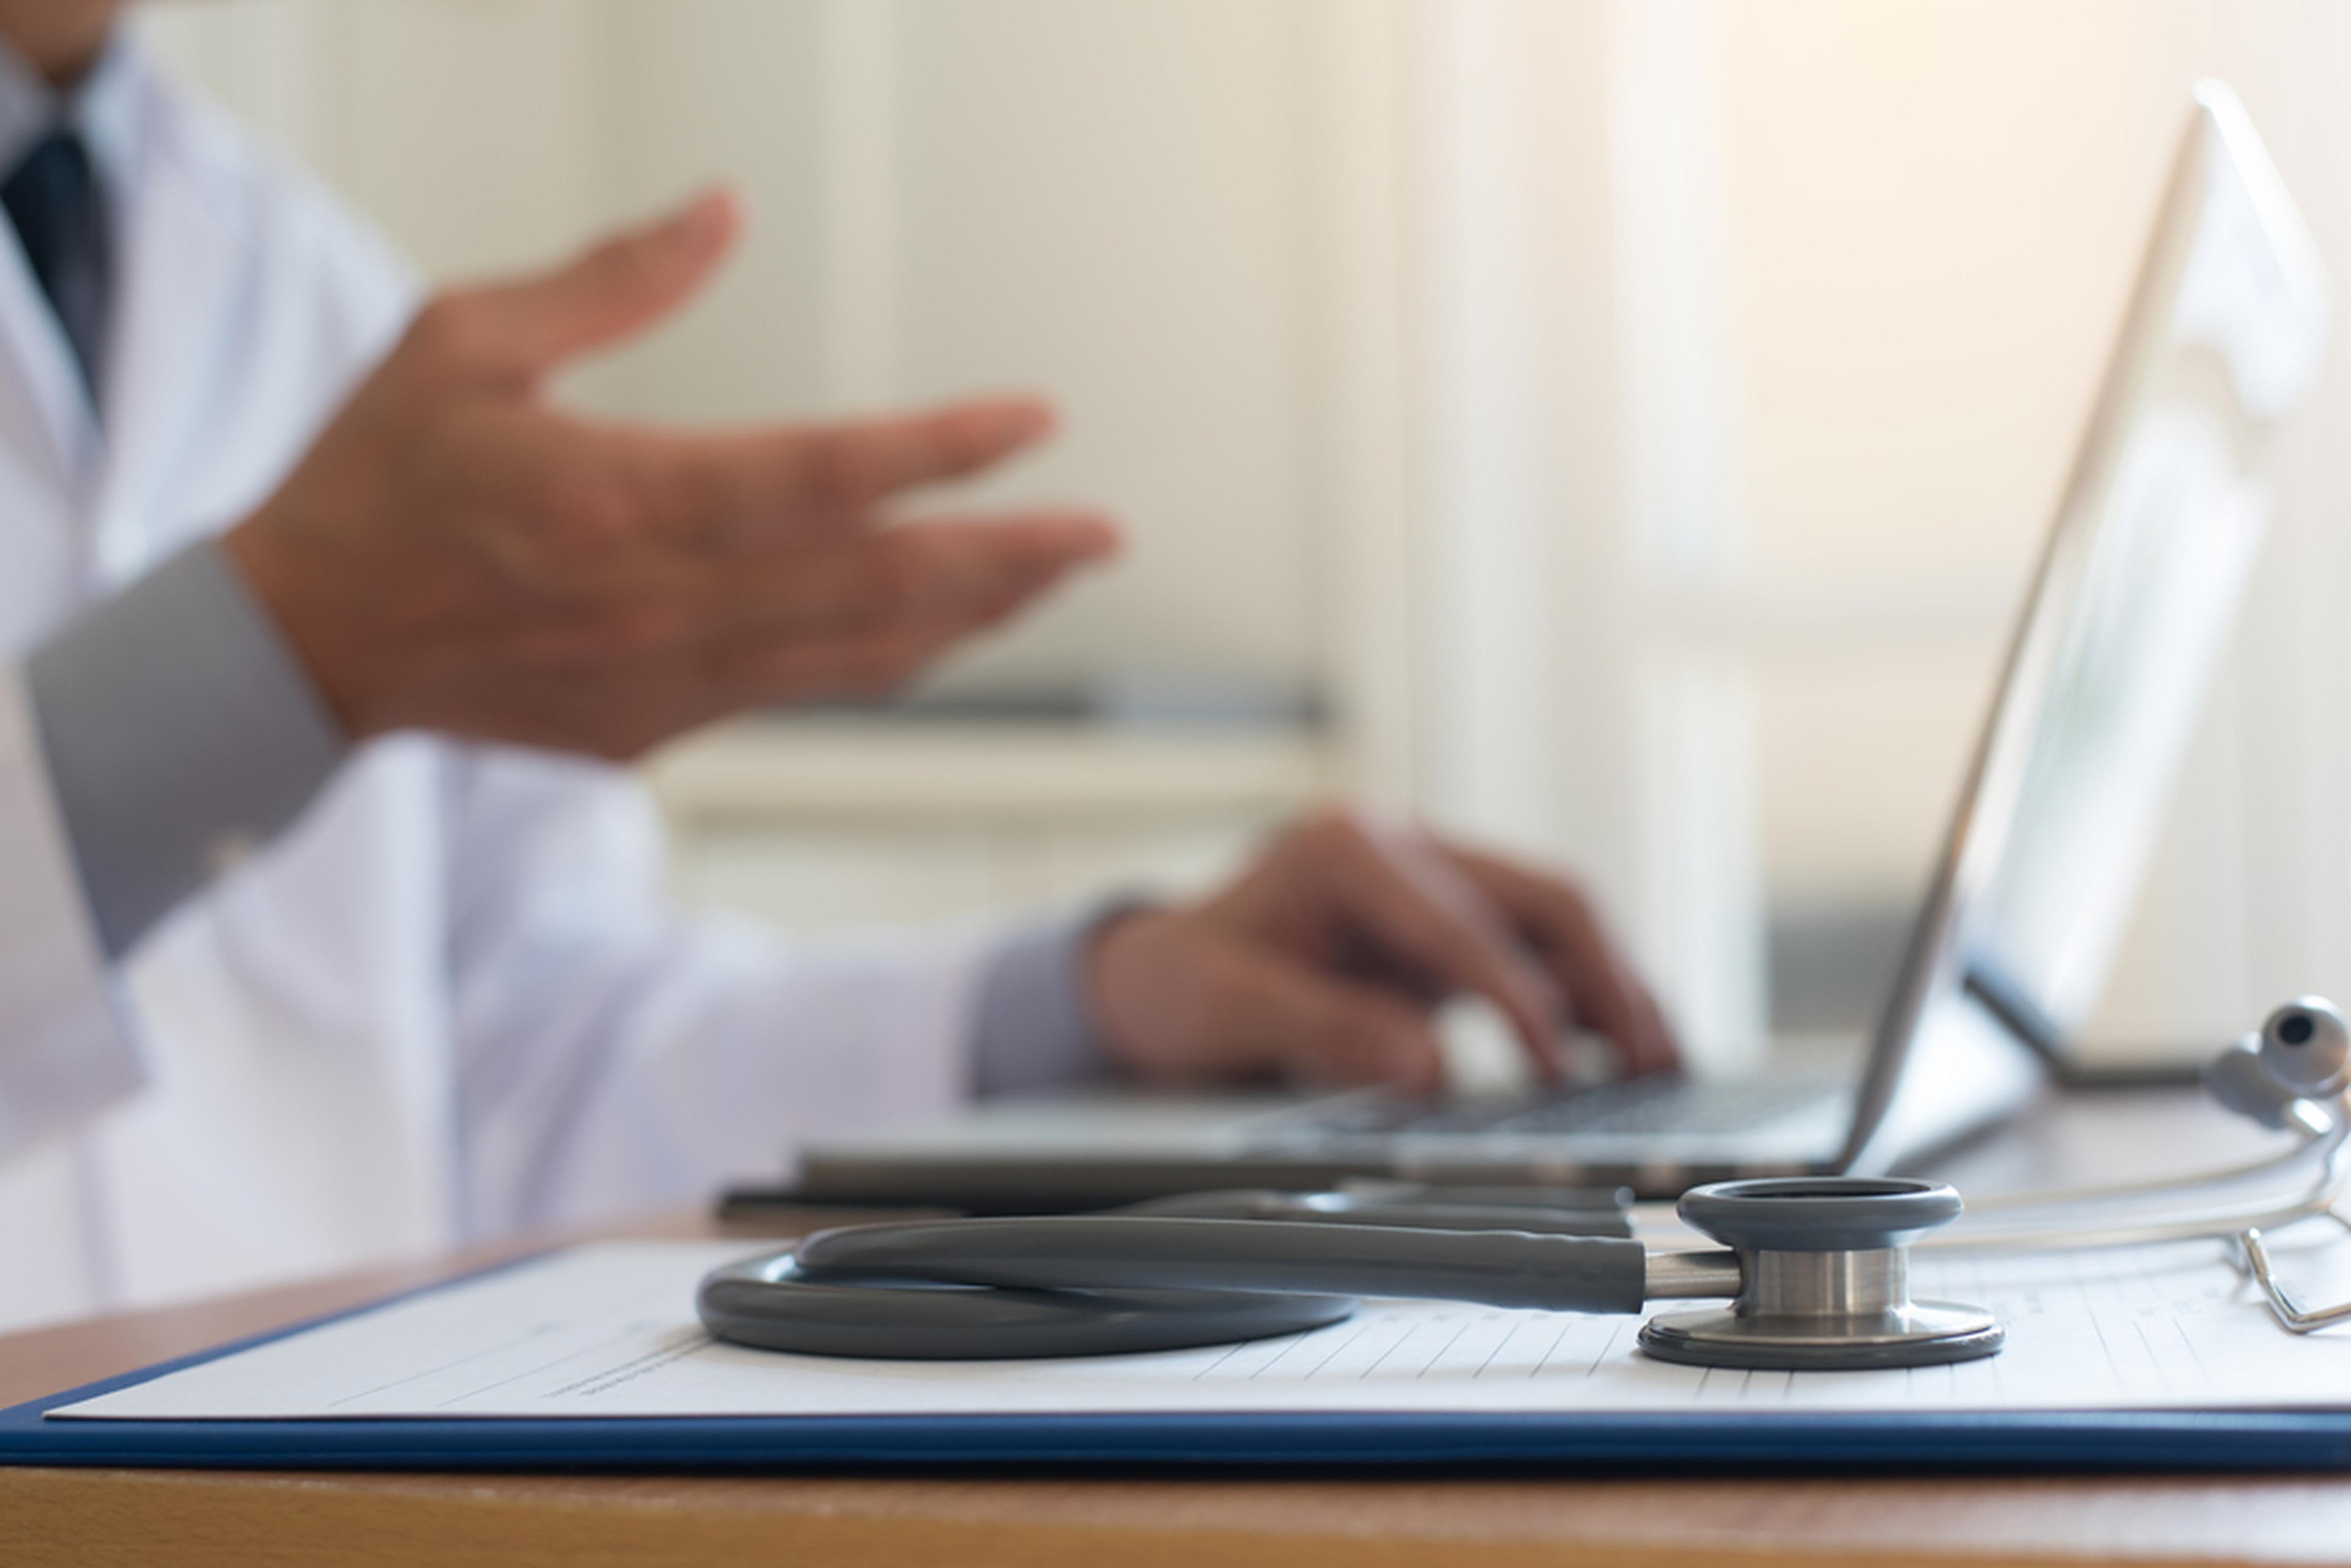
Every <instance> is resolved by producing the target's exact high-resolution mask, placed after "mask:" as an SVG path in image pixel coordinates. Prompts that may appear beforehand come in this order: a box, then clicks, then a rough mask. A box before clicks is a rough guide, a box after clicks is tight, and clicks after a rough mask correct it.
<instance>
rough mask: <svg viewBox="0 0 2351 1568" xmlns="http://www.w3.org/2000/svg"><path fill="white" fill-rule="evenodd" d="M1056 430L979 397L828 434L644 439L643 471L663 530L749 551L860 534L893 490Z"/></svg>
mask: <svg viewBox="0 0 2351 1568" xmlns="http://www.w3.org/2000/svg"><path fill="white" fill-rule="evenodd" d="M1052 429H1053V410H1052V407H1051V405H1050V404H1049V403H1047V402H1043V401H1042V400H1040V399H1037V398H1032V397H1017V396H1008V397H995V398H977V399H971V400H968V401H966V402H956V403H951V404H949V405H947V406H946V407H944V408H937V409H932V410H929V411H926V412H925V413H912V414H899V415H892V416H889V417H885V418H875V419H864V420H856V421H848V422H843V423H835V424H823V425H808V426H793V427H789V428H783V429H773V430H757V431H740V432H735V433H731V434H722V435H679V436H647V437H643V438H642V439H643V441H644V442H645V443H646V444H647V450H646V451H645V453H644V455H643V462H642V463H641V464H640V465H639V466H640V469H641V473H642V479H641V483H642V484H643V486H645V489H646V495H647V500H648V503H649V506H650V507H651V508H652V510H653V513H654V515H655V516H656V517H659V518H660V519H661V520H662V522H663V524H664V532H666V533H668V534H669V535H671V536H672V537H674V538H695V539H702V538H716V539H717V540H718V541H720V542H721V543H723V544H725V545H727V546H729V547H731V548H733V549H738V550H743V551H755V550H757V549H759V548H760V547H761V546H762V545H763V544H774V543H780V544H791V543H794V542H796V541H799V540H801V539H804V538H808V537H809V536H810V534H811V533H823V532H827V531H836V530H839V529H841V528H846V527H853V526H856V525H859V524H862V523H863V522H864V521H866V520H867V514H868V513H869V512H870V511H871V509H872V507H875V506H876V505H878V504H879V503H881V502H882V501H884V500H886V499H888V498H889V497H892V496H894V495H896V494H898V493H899V492H900V491H903V490H908V489H912V488H913V487H914V486H918V485H929V484H935V483H937V482H939V481H941V480H946V479H959V478H964V477H967V476H970V475H974V474H977V473H978V472H980V471H981V470H983V469H986V468H988V467H992V466H993V465H996V464H998V463H1000V462H1002V461H1003V460H1004V459H1005V458H1007V457H1008V456H1010V455H1012V454H1014V453H1016V452H1018V451H1019V450H1020V449H1021V448H1023V447H1025V446H1029V445H1033V444H1035V443H1037V442H1039V441H1041V440H1043V439H1044V438H1045V437H1046V436H1047V435H1049V434H1051V433H1052Z"/></svg>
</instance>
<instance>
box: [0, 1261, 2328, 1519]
mask: <svg viewBox="0 0 2351 1568" xmlns="http://www.w3.org/2000/svg"><path fill="white" fill-rule="evenodd" d="M528 1261H529V1260H527V1259H526V1260H516V1261H515V1262H510V1263H502V1264H499V1265H496V1267H495V1268H493V1269H489V1270H480V1271H478V1272H476V1273H474V1274H468V1275H464V1276H460V1277H459V1278H458V1279H455V1280H451V1281H442V1282H440V1283H438V1284H434V1285H428V1286H425V1287H423V1288H422V1289H421V1290H418V1291H405V1292H402V1293H400V1294H398V1295H394V1296H391V1297H387V1298H385V1299H384V1300H382V1301H373V1302H370V1303H368V1304H366V1305H363V1306H360V1307H355V1308H352V1309H350V1310H349V1311H346V1312H335V1313H330V1314H328V1315H326V1316H324V1317H319V1318H315V1319H312V1320H309V1321H308V1322H301V1323H297V1324H294V1325H292V1326H290V1327H287V1328H284V1329H279V1330H276V1331H273V1332H270V1333H262V1334H256V1335H253V1336H250V1337H248V1338H246V1339H241V1340H237V1341H234V1342H232V1343H226V1344H223V1345H219V1346H215V1347H214V1348H213V1349H211V1350H207V1351H203V1352H199V1353H197V1354H193V1355H189V1356H183V1357H180V1358H178V1359H175V1360H172V1361H166V1362H161V1363H158V1364H154V1365H152V1366H147V1367H143V1368H141V1369H140V1370H138V1371H135V1372H130V1373H125V1374H122V1375H120V1376H117V1377H111V1378H106V1379H102V1380H100V1381H99V1382H96V1383H91V1384H87V1385H83V1386H81V1387H78V1388H72V1389H66V1390H62V1391H60V1392H58V1393H56V1394H52V1395H47V1396H43V1397H41V1398H37V1399H33V1400H28V1401H26V1403H24V1404H21V1405H17V1406H11V1407H9V1408H7V1409H5V1410H0V1465H13V1466H72V1467H98V1468H109V1469H125V1468H129V1469H148V1468H152V1469H270V1470H388V1471H398V1470H436V1471H530V1470H538V1471H545V1470H594V1471H607V1472H612V1473H648V1474H649V1473H682V1472H684V1473H716V1472H737V1473H740V1472H757V1471H794V1470H797V1471H810V1470H827V1469H831V1470H839V1469H855V1470H862V1471H867V1472H872V1471H887V1470H893V1469H942V1468H948V1469H985V1470H990V1471H997V1472H1002V1471H1006V1470H1019V1469H1040V1468H1050V1469H1054V1470H1058V1471H1066V1470H1069V1469H1123V1470H1130V1471H1131V1470H1134V1469H1189V1470H1202V1469H1212V1470H1237V1469H1247V1470H1252V1471H1262V1470H1265V1469H1288V1470H1323V1471H1330V1470H1350V1469H1479V1470H1481V1471H1485V1470H1491V1469H1497V1468H1499V1469H1512V1470H1517V1471H1521V1472H1524V1471H1541V1470H1552V1469H1557V1470H1561V1471H1573V1473H1576V1474H1579V1475H1581V1474H1591V1473H1594V1472H1596V1471H1617V1472H1624V1471H1639V1472H1650V1473H1657V1472H1670V1473H1673V1474H1677V1475H1688V1474H1691V1473H1694V1472H1698V1471H1708V1472H1717V1473H1719V1472H1725V1471H1757V1470H1780V1471H1789V1470H1801V1471H1814V1472H1816V1471H1820V1470H1828V1469H1834V1470H1837V1471H1840V1472H1847V1473H1850V1472H1854V1471H1863V1470H1867V1471H1878V1472H1887V1471H1912V1472H1917V1471H1947V1472H1948V1471H1971V1472H1979V1473H1981V1472H1992V1471H2019V1470H2029V1471H2032V1472H2035V1473H2045V1472H2049V1471H2053V1470H2061V1471H2072V1472H2085V1471H2106V1472H2112V1471H2125V1470H2137V1471H2149V1470H2168V1471H2206V1472H2221V1471H2250V1470H2281V1469H2284V1470H2304V1471H2311V1470H2325V1471H2338V1470H2351V1410H2346V1411H2313V1410H2301V1411H2248V1410H2229V1411H2206V1412H2196V1411H2116V1412H2095V1411H2066V1412H2032V1411H2016V1412H2009V1411H1960V1412H1931V1411H1928V1412H1884V1411H1875V1412H1866V1413H1814V1412H1789V1413H1786V1414H1784V1415H1766V1414H1752V1413H1721V1414H1717V1413H1712V1412H1706V1413H1698V1412H1675V1413H1638V1414H1634V1413H1624V1412H1605V1411H1573V1410H1560V1411H1541V1412H1528V1411H1509V1412H1497V1413H1492V1414H1474V1413H1462V1412H1396V1413H1376V1412H1374V1413H1370V1414H1358V1413H1346V1414H1333V1413H1329V1412H1304V1411H1300V1412H1288V1413H1282V1412H1273V1413H1268V1412H1262V1411H1259V1412H1246V1413H1238V1414H1220V1413H1203V1412H1183V1413H1152V1412H1134V1413H1119V1414H1111V1415H1103V1414H1085V1415H1060V1416H1057V1415H1039V1414H1019V1415H982V1416H974V1415H956V1416H693V1417H664V1416H617V1417H611V1418H581V1417H564V1418H560V1419H543V1418H530V1417H507V1416H466V1417H463V1418H458V1419H448V1420H436V1419H421V1418H396V1419H375V1418H354V1419H339V1420H235V1421H219V1420H169V1421H147V1420H107V1421H51V1420H46V1419H44V1418H43V1417H44V1413H45V1412H47V1411H48V1410H51V1409H55V1408H57V1407H59V1406H67V1405H70V1404H74V1403H76V1402H77V1401H79V1400H83V1399H89V1398H92V1397H94V1396H98V1395H100V1394H105V1393H110V1392H112V1391H114V1390H116V1389H120V1388H126V1387H130V1386H131V1385H136V1384H139V1383H142V1382H145V1381H146V1380H148V1379H150V1378H153V1377H156V1376H160V1375H163V1374H165V1373H169V1372H174V1371H178V1370H181V1369H183V1368H185V1367H190V1366H194V1365H199V1364H203V1363H205V1362H209V1361H214V1360H217V1359H219V1358H220V1357H223V1356H225V1355H231V1354H236V1353H237V1352H240V1351H244V1350H247V1349H250V1348H253V1347H255V1346H257V1345H262V1344H266V1343H271V1342H273V1341H276V1340H279V1339H284V1338H287V1337H289V1336H291V1335H294V1334H298V1333H306V1332H308V1331H309V1330H311V1329H314V1328H318V1327H320V1326H323V1325H325V1324H328V1323H331V1322H339V1321H341V1320H343V1319H346V1318H350V1317H355V1316H358V1315H360V1314H361V1313H364V1312H372V1311H375V1310H377V1309H379V1308H381V1307H383V1306H387V1305H390V1304H392V1303H394V1302H397V1301H404V1300H407V1299H409V1298H410V1297H413V1296H416V1295H422V1294H425V1293H427V1292H429V1291H436V1290H441V1289H444V1288H446V1287H447V1286H449V1285H452V1284H456V1283H461V1282H463V1281H467V1280H474V1279H479V1278H482V1277H484V1276H485V1275H487V1274H492V1273H496V1272H499V1271H501V1270H506V1269H510V1268H514V1267H517V1266H518V1264H519V1263H522V1262H528Z"/></svg>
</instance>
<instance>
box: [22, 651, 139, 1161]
mask: <svg viewBox="0 0 2351 1568" xmlns="http://www.w3.org/2000/svg"><path fill="white" fill-rule="evenodd" d="M143 1082H145V1072H144V1070H143V1068H142V1066H141V1059H140V1055H139V1051H138V1048H137V1046H136V1044H135V1043H134V1041H133V1040H132V1037H131V1033H130V1032H129V1030H127V1029H125V1027H124V1025H123V1020H122V1018H121V1016H120V1014H119V1013H118V1012H117V1010H116V1008H115V998H114V992H113V988H112V983H111V981H110V978H109V976H108V972H107V967H106V963H105V960H104V958H103V957H102V956H101V955H100V953H99V944H98V935H97V932H96V929H95V928H94V926H93V925H91V922H90V916H89V909H88V908H87V907H86V905H85V904H84V903H83V900H82V894H81V884H80V882H79V880H78V877H77V876H76V874H75V871H74V863H73V852H72V850H71V848H70V847H69V845H68V841H67V838H66V834H65V829H64V825H63V824H62V822H60V821H59V820H58V816H57V803H56V801H55V800H54V799H53V798H52V796H51V793H50V789H49V781H48V774H47V768H46V765H45V763H44V761H43V758H42V751H41V747H40V739H39V734H38V731H37V726H36V724H35V721H34V716H33V709H32V703H31V700H30V698H29V696H28V695H27V694H26V689H25V684H24V679H23V673H22V670H21V669H20V668H19V667H17V666H15V665H5V666H0V1160H5V1159H6V1158H8V1157H9V1156H11V1155H15V1154H16V1153H18V1152H20V1151H22V1150H23V1149H25V1148H26V1147H27V1146H29V1145H33V1144H36V1143H37V1142H40V1141H41V1140H43V1139H45V1138H47V1137H49V1136H52V1135H54V1134H59V1133H63V1132H66V1131H68V1130H69V1129H71V1128H73V1127H74V1126H76V1125H78V1124H80V1123H82V1122H85V1121H87V1120H88V1119H89V1117H90V1116H92V1115H94V1114H95V1113H98V1112H99V1111H101V1110H103V1109H105V1108H106V1107H107V1106H109V1105H110V1104H112V1103H115V1102H117V1101H119V1100H121V1099H123V1098H124V1097H126V1096H128V1095H130V1094H131V1093H132V1092H135V1091H136V1090H137V1089H138V1088H139V1087H140V1086H141V1083H143Z"/></svg>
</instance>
